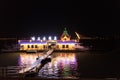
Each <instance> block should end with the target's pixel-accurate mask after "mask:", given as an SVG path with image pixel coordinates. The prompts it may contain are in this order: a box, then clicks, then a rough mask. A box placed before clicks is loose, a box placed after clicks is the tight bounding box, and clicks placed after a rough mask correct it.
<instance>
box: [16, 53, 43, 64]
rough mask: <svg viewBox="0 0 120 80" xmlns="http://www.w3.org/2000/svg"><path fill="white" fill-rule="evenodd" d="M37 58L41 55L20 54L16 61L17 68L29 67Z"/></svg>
mask: <svg viewBox="0 0 120 80" xmlns="http://www.w3.org/2000/svg"><path fill="white" fill-rule="evenodd" d="M38 56H42V53H36V54H35V53H33V54H29V53H21V54H20V56H19V59H18V64H19V66H29V65H32V64H33V63H34V62H35V61H36V58H37V57H38Z"/></svg>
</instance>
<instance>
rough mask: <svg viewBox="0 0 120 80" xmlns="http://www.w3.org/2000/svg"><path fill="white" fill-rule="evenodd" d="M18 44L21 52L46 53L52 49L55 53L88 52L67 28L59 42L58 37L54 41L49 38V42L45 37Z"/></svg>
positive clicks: (19, 41)
mask: <svg viewBox="0 0 120 80" xmlns="http://www.w3.org/2000/svg"><path fill="white" fill-rule="evenodd" d="M18 43H19V45H20V50H21V51H27V52H37V51H44V50H48V49H50V48H52V49H54V50H55V51H76V50H80V51H82V50H86V48H85V47H83V46H80V43H79V42H78V40H76V39H71V37H70V35H69V34H68V32H67V30H66V28H65V30H64V31H63V33H62V35H61V37H60V40H57V37H56V36H54V38H53V39H52V37H51V36H49V37H48V40H47V39H46V37H43V38H42V39H40V37H38V38H37V39H35V37H31V39H30V40H18Z"/></svg>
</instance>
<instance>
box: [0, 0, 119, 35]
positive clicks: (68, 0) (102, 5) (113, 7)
mask: <svg viewBox="0 0 120 80" xmlns="http://www.w3.org/2000/svg"><path fill="white" fill-rule="evenodd" d="M0 10H1V11H0V12H1V13H0V17H1V18H0V22H1V23H0V26H1V29H0V34H9V35H15V36H21V37H22V36H23V37H24V36H31V35H36V36H38V35H39V36H43V35H46V36H47V35H61V33H62V31H63V29H64V27H66V28H67V29H68V31H69V33H70V34H73V33H74V32H75V31H77V32H78V33H81V34H85V35H113V34H120V33H119V26H120V13H119V11H120V1H119V0H118V1H114V2H112V1H98V0H97V1H91V0H89V1H85V0H81V1H79V2H78V1H75V0H42V1H41V0H39V2H38V1H35V0H32V1H30V0H29V1H26V0H24V1H22V0H18V1H17V0H12V1H11V0H6V1H5V0H4V1H2V2H0Z"/></svg>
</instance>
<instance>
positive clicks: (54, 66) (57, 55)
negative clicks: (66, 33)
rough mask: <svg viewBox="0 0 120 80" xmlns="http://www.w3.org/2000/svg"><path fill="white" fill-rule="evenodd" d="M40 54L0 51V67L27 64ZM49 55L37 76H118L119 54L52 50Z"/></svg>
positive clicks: (119, 72) (119, 74)
mask: <svg viewBox="0 0 120 80" xmlns="http://www.w3.org/2000/svg"><path fill="white" fill-rule="evenodd" d="M41 55H42V53H33V54H30V53H1V54H0V67H3V66H29V65H31V64H33V63H34V62H35V60H36V58H37V57H38V56H40V57H41ZM51 57H52V60H51V62H48V63H47V64H46V65H44V66H43V67H42V69H41V70H40V71H39V73H38V75H37V77H42V78H80V77H119V76H120V62H119V61H120V54H110V53H108V52H105V51H85V52H76V53H70V52H69V53H67V52H53V54H52V55H51Z"/></svg>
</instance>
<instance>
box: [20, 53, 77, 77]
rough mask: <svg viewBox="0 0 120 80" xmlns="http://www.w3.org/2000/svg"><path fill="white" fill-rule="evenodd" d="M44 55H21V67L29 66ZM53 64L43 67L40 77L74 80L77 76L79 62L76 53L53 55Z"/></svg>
mask: <svg viewBox="0 0 120 80" xmlns="http://www.w3.org/2000/svg"><path fill="white" fill-rule="evenodd" d="M38 55H39V57H41V56H42V54H41V53H40V54H23V53H22V54H20V58H19V65H20V66H21V65H22V66H29V65H31V64H33V63H34V62H35V60H36V58H37V57H38ZM51 57H52V60H51V62H49V63H47V64H46V65H44V66H43V67H42V69H41V70H40V71H39V73H38V77H42V78H74V77H76V76H77V73H78V71H77V61H76V54H75V53H53V54H52V55H51Z"/></svg>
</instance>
